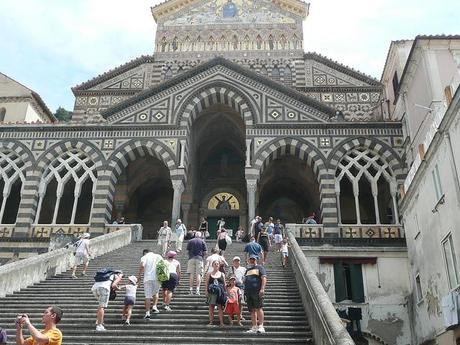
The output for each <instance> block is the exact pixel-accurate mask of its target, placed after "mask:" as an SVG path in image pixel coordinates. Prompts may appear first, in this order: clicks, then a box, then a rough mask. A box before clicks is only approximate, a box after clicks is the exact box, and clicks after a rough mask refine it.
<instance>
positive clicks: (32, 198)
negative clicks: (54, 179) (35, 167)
mask: <svg viewBox="0 0 460 345" xmlns="http://www.w3.org/2000/svg"><path fill="white" fill-rule="evenodd" d="M39 183H40V175H39V173H38V172H36V171H27V172H26V173H25V181H24V186H23V188H22V193H21V202H20V203H19V210H18V216H17V218H16V226H15V229H14V233H13V237H21V238H24V237H28V234H29V230H30V228H31V226H32V224H33V222H34V220H35V215H36V214H37V205H38V186H39ZM37 220H38V216H37Z"/></svg>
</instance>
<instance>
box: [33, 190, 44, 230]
mask: <svg viewBox="0 0 460 345" xmlns="http://www.w3.org/2000/svg"><path fill="white" fill-rule="evenodd" d="M44 197H45V192H44V191H40V192H39V193H38V206H37V212H36V213H35V221H34V223H35V224H38V220H39V219H40V212H41V211H42V205H43V198H44Z"/></svg>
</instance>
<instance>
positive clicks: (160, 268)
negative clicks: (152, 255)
mask: <svg viewBox="0 0 460 345" xmlns="http://www.w3.org/2000/svg"><path fill="white" fill-rule="evenodd" d="M156 271H157V279H158V281H159V282H161V283H162V282H165V281H168V280H169V267H168V263H167V262H166V261H165V260H160V261H158V263H157V267H156Z"/></svg>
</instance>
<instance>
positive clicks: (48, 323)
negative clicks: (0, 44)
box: [16, 306, 62, 345]
mask: <svg viewBox="0 0 460 345" xmlns="http://www.w3.org/2000/svg"><path fill="white" fill-rule="evenodd" d="M61 318H62V310H61V308H59V307H56V306H51V307H48V308H47V309H46V310H45V311H44V312H43V315H42V323H43V325H45V329H43V330H41V331H39V330H38V329H36V328H35V327H34V326H33V325H32V323H31V322H30V320H29V317H28V316H27V314H22V315H20V316H18V318H17V320H16V345H38V344H48V345H61V344H62V333H61V331H60V330H59V329H58V328H57V327H56V325H57V324H58V323H59V321H61ZM24 326H26V327H27V328H28V329H29V333H30V335H31V336H30V337H29V338H27V339H24V336H23V335H22V329H23V327H24Z"/></svg>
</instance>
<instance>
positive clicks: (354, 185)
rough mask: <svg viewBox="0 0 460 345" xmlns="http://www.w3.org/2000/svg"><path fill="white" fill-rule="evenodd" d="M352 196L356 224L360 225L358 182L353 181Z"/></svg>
mask: <svg viewBox="0 0 460 345" xmlns="http://www.w3.org/2000/svg"><path fill="white" fill-rule="evenodd" d="M353 195H354V196H355V208H356V224H357V225H361V213H360V212H359V186H358V181H356V180H354V181H353Z"/></svg>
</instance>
